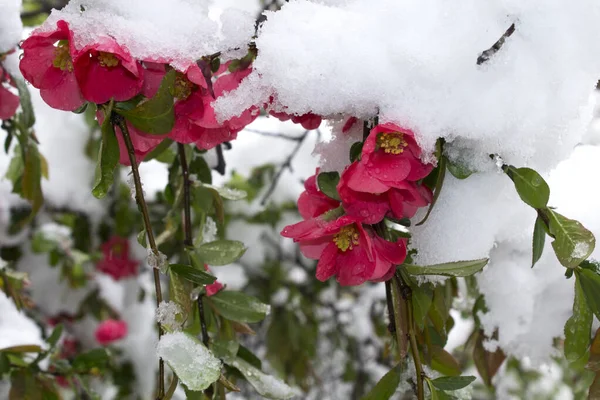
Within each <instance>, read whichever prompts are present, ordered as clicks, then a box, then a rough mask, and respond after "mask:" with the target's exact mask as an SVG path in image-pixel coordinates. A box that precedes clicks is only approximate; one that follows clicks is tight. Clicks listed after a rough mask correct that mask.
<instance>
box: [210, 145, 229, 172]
mask: <svg viewBox="0 0 600 400" xmlns="http://www.w3.org/2000/svg"><path fill="white" fill-rule="evenodd" d="M215 149H216V151H217V166H216V167H214V168H213V169H214V170H215V171H217V172H218V173H219V174H221V175H225V168H226V167H227V164H226V163H225V157H224V156H223V146H222V145H218V146H217V147H215Z"/></svg>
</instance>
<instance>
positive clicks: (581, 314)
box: [564, 274, 598, 362]
mask: <svg viewBox="0 0 600 400" xmlns="http://www.w3.org/2000/svg"><path fill="white" fill-rule="evenodd" d="M596 296H598V295H596ZM593 319H594V317H593V313H592V310H591V309H590V307H589V305H588V303H587V302H586V299H585V293H584V292H583V288H582V287H581V281H580V277H579V274H577V275H576V279H575V300H574V301H573V315H572V316H571V318H569V319H568V320H567V323H566V324H565V348H564V350H565V357H566V358H567V360H568V361H570V362H573V361H575V360H577V359H579V358H581V357H582V356H583V355H584V354H585V353H586V351H587V349H588V347H589V345H590V340H591V331H592V320H593Z"/></svg>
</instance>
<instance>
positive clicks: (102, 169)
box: [92, 100, 120, 199]
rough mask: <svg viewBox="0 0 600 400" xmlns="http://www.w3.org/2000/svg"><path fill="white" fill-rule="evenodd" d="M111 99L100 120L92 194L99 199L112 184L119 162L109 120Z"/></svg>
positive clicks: (114, 137)
mask: <svg viewBox="0 0 600 400" xmlns="http://www.w3.org/2000/svg"><path fill="white" fill-rule="evenodd" d="M112 108H113V101H112V100H111V101H110V103H109V104H108V108H106V109H105V110H104V121H102V126H101V129H100V130H101V131H102V143H101V144H100V151H99V152H98V164H97V167H96V169H97V175H96V182H95V183H94V188H93V189H92V194H93V195H94V196H95V197H97V198H99V199H101V198H103V197H105V196H106V194H107V193H108V190H109V189H110V187H111V186H112V184H113V180H114V176H115V168H116V167H117V165H118V164H119V157H120V150H119V142H118V141H117V136H116V135H115V128H114V126H113V124H112V121H111V119H112V118H111V114H112Z"/></svg>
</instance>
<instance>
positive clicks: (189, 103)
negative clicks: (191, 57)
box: [169, 68, 258, 149]
mask: <svg viewBox="0 0 600 400" xmlns="http://www.w3.org/2000/svg"><path fill="white" fill-rule="evenodd" d="M250 72H251V69H250V68H248V69H245V70H241V71H236V72H233V73H229V74H225V75H221V76H219V77H218V78H217V80H216V81H215V82H214V84H213V91H214V94H215V98H213V97H212V96H211V95H210V93H209V92H208V90H198V87H197V86H198V83H195V82H199V81H198V79H199V78H200V76H201V75H200V76H199V69H198V71H196V69H195V68H191V69H188V72H187V74H186V75H185V76H183V77H182V78H181V83H180V84H176V87H177V88H176V91H177V89H179V88H181V89H180V92H181V95H180V96H177V94H176V97H178V99H179V101H178V102H177V103H175V118H176V121H175V127H174V128H173V130H172V131H171V134H170V135H169V137H170V138H171V139H173V140H175V141H177V142H179V143H192V142H193V143H196V146H198V147H199V148H201V149H211V148H213V147H215V146H217V145H218V144H221V143H223V142H226V141H230V140H233V139H235V138H236V137H237V133H238V132H239V131H241V130H242V129H244V127H246V125H248V124H249V123H251V122H252V121H254V119H256V117H257V116H258V108H257V107H251V108H249V109H247V110H245V111H243V112H242V114H241V115H239V116H237V117H232V118H230V119H228V120H227V121H223V122H222V123H219V122H218V121H217V118H216V116H215V111H214V108H213V106H214V102H215V100H216V98H218V97H220V96H222V95H224V94H225V93H227V92H229V91H232V90H234V89H236V88H237V87H238V86H239V84H240V82H241V81H242V80H243V79H244V78H245V77H246V76H248V74H249V73H250ZM194 77H195V78H194ZM184 78H186V79H184ZM186 80H187V82H186ZM200 86H201V85H200ZM187 88H189V89H187Z"/></svg>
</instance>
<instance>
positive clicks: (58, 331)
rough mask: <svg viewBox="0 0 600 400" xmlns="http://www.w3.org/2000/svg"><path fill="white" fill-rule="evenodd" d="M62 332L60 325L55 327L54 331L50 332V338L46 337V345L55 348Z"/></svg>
mask: <svg viewBox="0 0 600 400" xmlns="http://www.w3.org/2000/svg"><path fill="white" fill-rule="evenodd" d="M62 332H63V325H62V324H58V325H56V327H55V328H54V330H53V331H52V333H51V334H50V336H48V339H46V343H48V344H49V345H50V347H54V346H56V343H58V340H59V339H60V336H61V335H62Z"/></svg>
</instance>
